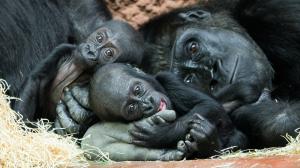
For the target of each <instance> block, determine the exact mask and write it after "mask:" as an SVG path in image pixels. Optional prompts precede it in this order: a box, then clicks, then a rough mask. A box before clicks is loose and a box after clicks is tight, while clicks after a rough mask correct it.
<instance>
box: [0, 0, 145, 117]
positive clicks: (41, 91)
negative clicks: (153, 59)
mask: <svg viewBox="0 0 300 168" xmlns="http://www.w3.org/2000/svg"><path fill="white" fill-rule="evenodd" d="M0 11H1V12H0V19H1V23H0V53H1V54H0V59H1V62H0V77H1V78H4V79H6V80H7V82H8V83H9V84H10V85H11V87H10V90H9V94H10V95H11V96H16V97H19V96H20V97H21V98H22V99H23V100H24V101H25V102H28V101H30V102H33V104H25V106H27V107H26V109H27V110H26V109H25V106H24V103H23V105H21V106H20V105H19V104H20V103H19V102H18V103H14V104H13V106H15V107H14V108H15V109H16V110H18V111H20V112H21V113H22V114H23V116H24V118H25V119H26V118H27V119H35V118H39V117H47V118H49V119H50V118H51V117H52V119H54V117H55V115H53V114H52V115H49V114H45V113H44V111H45V109H46V110H47V109H48V107H47V106H45V104H43V103H42V102H43V101H44V99H45V98H48V97H47V95H48V94H49V90H50V88H51V86H49V83H50V84H51V82H49V81H51V80H53V79H52V78H53V76H54V75H51V74H49V73H54V72H56V71H59V74H60V75H59V77H58V79H55V80H54V83H55V84H56V85H58V86H60V87H62V88H63V87H64V86H65V85H67V84H70V83H71V82H72V81H74V80H75V79H76V78H77V77H78V72H81V69H80V68H81V67H80V66H81V65H78V64H76V62H74V61H72V59H68V58H69V57H68V56H69V55H70V54H69V53H68V52H67V51H69V50H68V47H62V46H66V45H64V44H63V45H62V46H60V47H58V48H60V49H61V51H59V52H58V53H59V55H58V56H61V57H62V59H61V60H60V61H59V62H56V63H54V61H52V62H53V65H50V66H49V67H50V68H49V69H46V71H45V72H43V73H42V76H35V77H36V79H32V77H30V78H28V77H29V75H30V74H31V72H32V70H33V69H34V68H35V67H37V66H36V65H40V66H43V65H41V60H43V59H45V58H46V57H47V56H48V55H49V53H50V52H51V51H52V50H53V49H54V47H56V46H58V45H59V44H62V43H69V44H78V43H81V42H85V44H86V45H85V46H84V47H83V49H82V50H84V51H83V52H86V53H88V54H90V55H92V56H94V57H95V59H97V58H98V56H99V55H101V54H102V55H107V56H108V57H113V58H116V57H121V58H126V57H127V56H131V57H132V55H135V54H136V55H138V56H140V55H141V54H142V52H143V50H142V49H140V48H143V47H141V45H142V44H141V45H139V44H140V43H141V41H139V40H136V41H135V40H132V39H134V38H135V37H137V35H136V34H138V33H137V32H136V31H135V30H134V29H133V28H132V27H131V26H130V25H128V24H126V23H124V22H119V21H113V20H111V14H110V13H109V11H108V9H107V8H106V6H105V3H104V2H103V1H101V0H85V1H81V0H28V1H22V0H4V1H2V2H1V5H0ZM93 32H94V33H93ZM89 35H90V37H89V38H87V37H88V36H89ZM86 39H87V40H88V41H85V40H86ZM140 39H142V38H140ZM128 40H130V41H131V43H130V44H128V43H127V41H128ZM135 44H136V46H135ZM131 45H133V46H134V47H132V46H131ZM67 46H68V45H67ZM135 47H136V48H135ZM88 54H87V55H88ZM67 55H68V56H67ZM64 56H65V57H64ZM99 57H100V56H99ZM91 59H92V58H91ZM93 59H94V58H93ZM132 59H134V58H132ZM123 60H124V59H123ZM135 61H136V62H139V61H138V60H135ZM60 65H62V66H61V67H63V68H61V69H56V68H57V67H60ZM41 78H43V79H44V78H46V80H44V81H41V80H40V79H41ZM71 78H72V79H71ZM30 80H36V81H38V82H31V83H30ZM26 81H27V83H29V84H27V85H26ZM40 81H41V82H40ZM45 85H46V86H45ZM28 86H29V87H28ZM34 90H37V92H34ZM32 95H34V96H32ZM28 109H29V110H28ZM36 111H39V114H35V112H36ZM41 113H42V114H41Z"/></svg>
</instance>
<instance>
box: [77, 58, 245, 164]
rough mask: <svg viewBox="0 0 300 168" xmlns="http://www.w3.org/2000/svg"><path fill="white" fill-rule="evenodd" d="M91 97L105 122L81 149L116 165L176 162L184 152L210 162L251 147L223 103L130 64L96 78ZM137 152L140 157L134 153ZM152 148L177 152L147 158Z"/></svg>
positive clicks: (111, 67)
mask: <svg viewBox="0 0 300 168" xmlns="http://www.w3.org/2000/svg"><path fill="white" fill-rule="evenodd" d="M88 97H89V108H90V109H91V110H92V111H93V112H95V114H96V115H97V116H98V117H99V118H100V120H102V121H106V122H102V123H100V124H97V125H95V126H93V127H91V128H90V129H89V130H88V131H87V133H86V135H85V136H91V138H90V139H85V140H83V142H82V147H83V148H88V149H89V146H90V145H91V146H97V147H99V148H101V149H102V150H104V151H107V152H109V153H110V157H111V158H112V159H114V160H123V159H125V160H141V159H142V160H143V159H151V160H169V159H170V160H172V159H175V158H176V159H178V158H179V159H180V158H182V155H183V153H184V154H185V155H186V156H187V157H195V156H196V157H208V156H211V155H213V154H215V150H219V149H222V148H225V147H229V146H238V147H245V146H246V144H247V139H246V138H245V136H244V135H243V134H242V133H241V132H239V131H238V130H236V129H235V127H234V126H233V125H232V123H231V120H230V119H229V117H228V116H227V115H226V113H225V111H224V109H223V107H222V106H221V105H220V104H218V103H217V102H216V101H215V100H214V99H212V98H211V97H209V96H207V95H205V94H203V93H201V92H199V91H196V90H194V89H192V88H190V87H186V86H185V85H184V84H183V83H181V82H180V80H179V79H177V78H176V77H175V76H174V75H173V74H171V73H166V72H165V73H160V74H158V75H157V76H156V78H154V77H152V76H150V75H147V74H145V73H143V72H142V71H140V70H138V69H137V68H133V67H130V66H129V65H123V64H116V63H115V64H109V65H105V66H103V67H101V68H100V69H99V70H98V71H97V72H96V73H95V74H94V76H93V78H92V80H91V82H90V90H89V95H88ZM170 110H175V111H176V115H177V119H176V117H175V116H174V112H173V111H170ZM139 119H142V120H140V121H137V120H139ZM108 121H109V122H112V121H114V122H113V123H108ZM131 121H135V122H131ZM126 123H128V124H126ZM128 132H129V134H128ZM186 135H188V136H187V138H186V139H185V137H186ZM112 139H113V140H112ZM184 139H185V141H180V140H184ZM147 144H151V145H147ZM176 145H177V149H176ZM142 146H144V147H148V148H144V147H142ZM135 148H138V149H140V150H141V152H137V153H135V152H134V154H132V150H133V149H135ZM150 149H163V150H166V149H173V150H172V152H169V151H168V152H167V153H168V157H167V158H166V157H165V156H164V155H163V154H165V153H162V152H158V153H157V154H156V155H151V156H152V157H150V158H148V153H147V151H145V150H150ZM174 149H176V150H177V151H176V150H175V151H176V152H174ZM143 150H144V152H143ZM120 153H122V154H123V155H126V157H125V156H123V155H121V154H120Z"/></svg>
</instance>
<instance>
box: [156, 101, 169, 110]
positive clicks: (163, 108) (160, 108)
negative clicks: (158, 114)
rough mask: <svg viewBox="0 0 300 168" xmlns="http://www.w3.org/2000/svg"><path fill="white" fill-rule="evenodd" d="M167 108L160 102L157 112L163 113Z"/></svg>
mask: <svg viewBox="0 0 300 168" xmlns="http://www.w3.org/2000/svg"><path fill="white" fill-rule="evenodd" d="M166 108H167V105H166V103H165V102H164V101H160V104H159V108H158V111H163V110H165V109H166Z"/></svg>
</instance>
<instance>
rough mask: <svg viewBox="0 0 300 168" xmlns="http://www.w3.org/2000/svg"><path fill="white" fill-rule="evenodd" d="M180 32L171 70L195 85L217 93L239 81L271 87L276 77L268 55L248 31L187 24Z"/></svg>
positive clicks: (173, 49)
mask: <svg viewBox="0 0 300 168" xmlns="http://www.w3.org/2000/svg"><path fill="white" fill-rule="evenodd" d="M176 34H177V35H176V37H177V38H176V40H175V42H174V45H173V46H174V47H173V48H172V52H171V59H172V60H173V61H172V62H173V63H172V65H171V68H170V69H171V71H172V72H174V73H176V74H178V75H179V76H181V77H182V78H183V79H184V81H185V83H187V84H189V85H192V86H193V87H195V88H198V89H200V90H201V89H202V90H203V89H204V90H205V91H206V92H208V93H211V94H213V95H215V94H216V93H217V92H219V91H220V90H221V89H222V88H224V87H225V86H226V87H228V85H232V84H235V83H238V82H247V83H250V84H255V85H256V84H258V85H259V86H267V85H268V84H269V83H270V81H271V79H272V78H271V77H272V74H273V71H272V68H271V65H270V64H269V62H268V61H267V58H266V56H265V54H264V53H263V52H262V50H261V49H260V48H259V47H258V46H257V45H256V44H255V43H254V41H253V40H252V39H251V38H250V37H249V36H248V35H247V34H241V33H237V32H234V31H231V30H226V29H223V28H216V27H188V28H187V27H184V28H181V29H179V30H177V33H176ZM262 89H263V88H262Z"/></svg>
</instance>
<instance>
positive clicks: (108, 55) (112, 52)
mask: <svg viewBox="0 0 300 168" xmlns="http://www.w3.org/2000/svg"><path fill="white" fill-rule="evenodd" d="M104 54H105V56H106V57H113V55H114V51H113V50H112V49H111V48H109V49H107V50H105V52H104Z"/></svg>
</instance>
